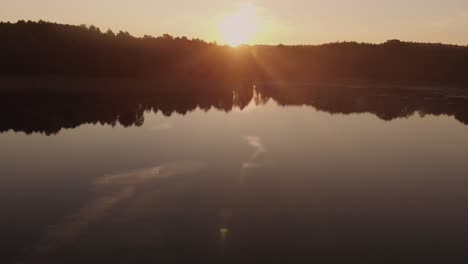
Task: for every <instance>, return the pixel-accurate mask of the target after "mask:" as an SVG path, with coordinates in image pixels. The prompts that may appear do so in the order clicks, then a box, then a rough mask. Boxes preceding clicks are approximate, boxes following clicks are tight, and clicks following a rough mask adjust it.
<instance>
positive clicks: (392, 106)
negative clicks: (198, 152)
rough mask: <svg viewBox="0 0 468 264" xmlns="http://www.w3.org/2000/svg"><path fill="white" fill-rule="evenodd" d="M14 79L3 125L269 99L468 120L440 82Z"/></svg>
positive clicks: (0, 101) (135, 119)
mask: <svg viewBox="0 0 468 264" xmlns="http://www.w3.org/2000/svg"><path fill="white" fill-rule="evenodd" d="M67 82H68V84H67ZM13 83H15V85H16V86H15V88H14V89H6V90H4V91H3V92H1V93H0V132H7V131H11V130H13V131H15V132H25V133H27V134H31V133H45V134H47V135H52V134H56V133H58V132H59V131H61V130H62V129H68V128H75V127H78V126H80V125H83V124H102V125H112V126H115V125H117V124H121V125H123V126H125V127H129V126H141V125H143V123H144V114H145V112H147V111H150V112H154V113H158V114H162V115H165V116H171V115H173V114H181V115H185V114H188V113H190V112H192V111H194V110H196V109H202V110H204V111H208V110H210V109H216V110H219V111H225V112H229V111H232V110H233V109H234V108H240V109H243V108H245V107H246V106H247V105H248V104H249V103H252V102H253V103H255V104H264V103H266V102H268V101H269V100H274V101H275V102H277V103H278V104H279V105H281V106H300V105H306V106H311V107H314V108H315V109H317V110H319V111H325V112H328V113H331V114H353V113H371V114H374V115H376V116H377V117H379V118H380V119H382V120H386V121H391V120H394V119H396V118H408V117H410V116H412V115H414V114H419V115H421V116H423V115H447V116H453V117H455V118H456V119H457V120H458V121H459V122H461V123H463V124H466V125H468V100H467V99H466V98H465V97H463V96H454V95H452V94H451V93H445V92H442V91H440V90H428V89H408V88H404V87H386V88H385V87H380V88H378V89H376V88H374V87H348V86H303V85H289V86H284V85H277V84H269V85H257V86H249V85H244V86H236V87H227V86H223V83H222V82H219V83H215V82H195V81H194V82H192V83H190V84H178V85H176V86H172V85H170V84H168V83H161V84H158V83H155V82H151V81H141V80H126V81H123V80H119V81H115V80H100V81H96V80H84V79H82V80H74V81H67V80H55V81H50V80H48V81H44V80H38V79H36V80H34V81H24V80H23V81H10V85H13ZM19 83H21V84H19ZM24 90H26V91H28V92H24ZM129 91H130V92H129Z"/></svg>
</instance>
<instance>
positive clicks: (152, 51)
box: [0, 21, 468, 85]
mask: <svg viewBox="0 0 468 264" xmlns="http://www.w3.org/2000/svg"><path fill="white" fill-rule="evenodd" d="M467 69H468V47H466V46H457V45H445V44H433V43H412V42H402V41H399V40H390V41H387V42H385V43H382V44H370V43H357V42H339V43H330V44H323V45H298V46H285V45H277V46H271V45H255V46H248V45H244V46H242V47H238V48H232V47H229V46H222V45H217V44H216V43H208V42H205V41H203V40H200V39H188V38H186V37H172V36H171V35H168V34H165V35H163V36H160V37H152V36H148V35H146V36H144V37H134V36H132V35H131V34H130V33H128V32H122V31H120V32H118V33H114V32H112V31H110V30H107V31H101V30H100V29H99V28H97V27H95V26H85V25H81V26H74V25H63V24H57V23H50V22H45V21H39V22H33V21H18V22H17V23H9V22H7V23H0V75H3V76H14V75H17V76H30V75H41V76H80V77H109V78H116V77H119V78H121V77H126V78H127V77H130V78H150V79H157V80H160V81H161V80H163V79H177V80H182V81H183V80H186V81H187V82H191V81H192V80H194V79H203V80H223V81H224V82H226V83H259V82H336V83H356V82H360V83H398V84H441V85H445V84H450V85H451V84H456V85H461V84H463V85H464V84H468V74H466V70H467Z"/></svg>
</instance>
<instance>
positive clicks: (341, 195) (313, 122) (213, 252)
mask: <svg viewBox="0 0 468 264" xmlns="http://www.w3.org/2000/svg"><path fill="white" fill-rule="evenodd" d="M347 91H348V92H346V93H345V92H343V93H333V94H330V93H326V94H325V95H324V94H320V95H317V96H315V97H313V98H311V97H310V98H309V97H304V96H302V95H301V96H299V97H298V98H302V99H301V100H302V101H300V100H299V101H298V100H295V99H294V98H295V97H294V96H291V97H288V96H284V93H283V95H278V94H277V93H272V94H276V95H272V96H269V97H262V95H261V94H260V93H259V92H258V91H255V90H254V91H252V92H251V93H248V94H247V95H234V96H233V98H232V102H231V103H230V104H228V105H226V103H223V102H222V100H221V101H220V100H217V99H216V98H215V99H213V100H212V101H213V103H209V104H203V105H197V104H192V103H191V102H187V100H188V99H186V98H185V99H183V98H182V99H181V101H182V103H181V101H177V102H175V101H169V100H168V99H165V100H162V101H159V103H158V104H155V105H157V106H155V105H153V106H148V104H146V105H145V104H136V105H131V106H128V105H125V102H127V101H126V100H127V99H125V98H126V97H122V98H120V99H119V100H120V101H119V102H124V103H122V104H121V105H120V104H119V105H113V103H112V102H115V100H110V99H108V100H107V101H106V100H102V101H100V103H94V102H93V103H89V101H92V100H93V99H89V100H85V99H81V98H78V97H76V96H71V97H70V98H69V99H63V98H61V97H59V96H57V95H53V96H51V95H49V96H48V97H47V98H48V99H44V98H43V97H40V96H38V95H37V96H23V95H21V96H17V95H10V94H9V95H4V97H3V98H7V97H8V98H9V99H8V102H6V101H5V102H4V103H3V107H4V108H8V109H2V110H3V112H4V113H3V114H2V119H0V126H1V127H2V130H3V133H2V134H0V209H1V217H0V243H1V244H0V246H1V248H0V252H1V253H0V256H1V260H0V262H1V263H272V262H277V263H299V261H301V260H302V261H303V262H301V263H314V261H316V262H315V263H330V262H336V263H387V262H388V263H427V261H436V262H438V263H458V262H459V263H466V261H468V251H467V248H468V126H466V125H465V124H466V123H467V122H466V120H468V118H466V117H467V116H468V115H467V114H466V113H467V111H468V102H467V101H468V100H467V99H466V98H464V97H449V96H447V95H444V94H443V93H442V94H441V93H437V92H435V93H434V91H430V92H428V91H427V90H425V91H418V93H417V94H413V93H411V94H407V93H401V92H399V93H398V95H395V94H391V93H390V94H389V93H386V92H379V93H371V94H369V93H365V94H362V96H361V95H360V96H354V97H353V96H349V94H361V93H360V92H359V91H362V90H359V91H358V92H351V93H350V92H349V90H347ZM287 94H288V93H287V92H286V95H287ZM340 94H341V95H340ZM241 97H244V99H243V100H244V102H243V103H242V102H241V103H239V102H238V101H239V98H241ZM57 98H61V99H60V101H61V103H58V102H56V101H57V100H58V99H57ZM236 98H237V99H236ZM5 100H6V99H5ZM54 100H55V101H54ZM67 100H69V101H67ZM128 100H129V101H130V100H131V99H128ZM132 100H133V99H132ZM38 101H41V102H40V103H38ZM77 101H79V102H81V103H80V104H78V103H77ZM19 102H21V103H19ZM34 102H36V103H37V104H38V105H35V104H34ZM63 102H66V103H63ZM184 102H185V103H184ZM54 103H55V104H58V106H57V105H54ZM111 105H112V106H111ZM112 107H114V108H117V109H120V110H121V112H119V111H113V110H109V109H110V108H112ZM125 107H127V108H125ZM222 108H226V109H224V110H222ZM241 108H242V109H241ZM208 109H209V110H208ZM155 110H156V112H155ZM5 111H6V112H5ZM106 118H107V119H106Z"/></svg>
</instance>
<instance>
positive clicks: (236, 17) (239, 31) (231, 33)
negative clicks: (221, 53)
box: [220, 4, 258, 47]
mask: <svg viewBox="0 0 468 264" xmlns="http://www.w3.org/2000/svg"><path fill="white" fill-rule="evenodd" d="M220 31H221V36H222V38H223V41H224V42H225V43H227V44H229V45H231V46H233V47H236V46H239V45H241V44H248V43H250V42H252V40H253V38H254V37H255V34H256V33H257V31H258V18H257V16H256V12H255V7H254V6H253V5H251V4H243V5H241V6H240V7H239V9H238V10H237V11H236V12H235V13H233V14H230V15H227V16H226V17H224V19H222V21H221V23H220Z"/></svg>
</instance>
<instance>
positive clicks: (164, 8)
mask: <svg viewBox="0 0 468 264" xmlns="http://www.w3.org/2000/svg"><path fill="white" fill-rule="evenodd" d="M246 3H250V6H253V7H254V13H255V14H253V15H252V17H253V19H250V20H249V21H253V22H252V23H255V32H253V33H252V32H250V31H249V30H245V29H244V31H248V32H249V33H252V34H253V36H251V37H250V39H249V42H252V43H268V44H277V43H285V44H294V43H298V44H299V43H300V44H303V43H310V44H317V43H323V42H332V41H343V40H356V41H365V42H383V41H385V40H388V39H393V38H398V39H402V40H413V41H424V42H444V43H456V44H462V45H467V44H468V0H393V1H388V0H327V1H325V0H289V1H285V0H250V1H232V0H169V1H162V0H133V1H128V0H99V1H97V0H80V1H78V0H74V1H71V0H0V7H1V8H0V20H2V21H17V20H18V19H25V20H29V19H30V20H39V19H43V20H47V21H53V22H59V23H68V24H88V25H89V24H94V25H96V26H98V27H100V28H101V29H105V30H106V29H108V28H111V29H113V30H115V31H116V30H124V31H129V32H130V33H132V34H133V35H137V36H141V35H144V34H150V35H162V34H163V33H170V34H171V35H176V36H181V35H185V36H188V37H199V38H203V39H205V40H209V41H218V42H221V43H222V42H226V38H225V36H223V33H224V35H225V34H226V32H222V31H223V29H220V27H221V26H220V25H222V24H223V23H224V22H225V20H226V18H227V17H230V16H232V15H233V14H236V13H238V12H239V10H240V6H242V5H245V4H246ZM252 17H251V18H252ZM241 18H242V17H241ZM238 21H239V19H237V20H234V21H233V23H237V22H238ZM249 23H250V22H249ZM243 24H245V23H243ZM247 26H248V25H242V27H247ZM226 30H232V29H224V31H226ZM239 34H244V33H239Z"/></svg>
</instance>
